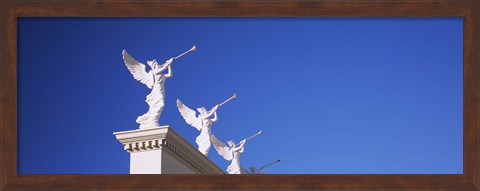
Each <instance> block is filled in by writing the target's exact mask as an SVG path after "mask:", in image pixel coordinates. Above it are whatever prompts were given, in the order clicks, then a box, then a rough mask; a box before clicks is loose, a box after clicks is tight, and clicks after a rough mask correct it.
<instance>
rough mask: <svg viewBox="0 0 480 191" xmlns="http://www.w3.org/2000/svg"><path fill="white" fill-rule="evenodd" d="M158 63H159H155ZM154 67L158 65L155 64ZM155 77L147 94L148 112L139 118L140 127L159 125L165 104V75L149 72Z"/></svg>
mask: <svg viewBox="0 0 480 191" xmlns="http://www.w3.org/2000/svg"><path fill="white" fill-rule="evenodd" d="M154 64H155V65H157V63H156V62H155V63H154ZM154 67H158V65H157V66H154ZM149 74H150V75H151V77H152V78H153V79H154V84H153V87H152V91H151V92H150V94H148V95H147V97H146V99H145V101H146V102H147V104H148V106H149V108H148V111H147V113H145V114H143V115H141V116H139V117H138V118H137V120H136V121H137V123H138V124H140V129H145V128H154V127H158V126H159V125H158V121H159V119H160V114H161V113H162V110H163V107H164V106H165V79H166V77H165V75H163V74H162V73H159V74H157V75H155V74H154V73H153V72H151V73H149Z"/></svg>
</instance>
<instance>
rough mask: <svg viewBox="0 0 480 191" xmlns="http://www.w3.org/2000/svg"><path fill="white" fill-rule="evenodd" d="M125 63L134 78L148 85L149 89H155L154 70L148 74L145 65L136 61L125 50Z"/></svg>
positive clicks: (123, 54) (123, 53)
mask: <svg viewBox="0 0 480 191" xmlns="http://www.w3.org/2000/svg"><path fill="white" fill-rule="evenodd" d="M122 56H123V61H124V62H125V65H126V66H127V68H128V70H129V71H130V73H131V74H132V75H133V78H135V79H136V80H138V81H140V82H141V83H142V84H145V85H147V87H148V88H150V89H152V87H153V83H154V82H153V81H154V80H153V74H152V70H150V71H149V72H148V73H147V72H146V71H145V68H146V67H145V65H144V64H142V63H140V62H138V61H137V60H135V59H134V58H133V57H132V56H130V54H128V52H127V51H125V50H123V52H122Z"/></svg>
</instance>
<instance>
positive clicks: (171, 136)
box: [113, 126, 225, 174]
mask: <svg viewBox="0 0 480 191" xmlns="http://www.w3.org/2000/svg"><path fill="white" fill-rule="evenodd" d="M113 134H114V135H115V136H116V138H117V139H118V140H119V141H120V143H122V144H123V149H124V150H125V151H127V152H129V153H130V174H225V172H224V171H223V170H222V169H220V168H219V167H218V166H216V165H215V164H214V163H213V162H212V161H210V160H209V159H208V158H207V157H205V156H204V155H203V154H201V153H200V152H199V151H198V150H197V149H196V148H194V147H193V146H192V145H191V144H189V143H188V142H187V141H185V139H183V138H182V137H181V136H180V135H178V134H177V133H176V132H175V131H173V129H172V128H170V127H169V126H162V127H158V128H150V129H137V130H131V131H122V132H115V133H113Z"/></svg>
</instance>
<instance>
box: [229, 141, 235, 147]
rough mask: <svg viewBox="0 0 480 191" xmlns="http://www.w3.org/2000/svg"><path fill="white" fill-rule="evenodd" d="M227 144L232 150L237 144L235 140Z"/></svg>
mask: <svg viewBox="0 0 480 191" xmlns="http://www.w3.org/2000/svg"><path fill="white" fill-rule="evenodd" d="M227 143H228V146H230V147H231V148H233V147H235V142H233V140H230V141H227Z"/></svg>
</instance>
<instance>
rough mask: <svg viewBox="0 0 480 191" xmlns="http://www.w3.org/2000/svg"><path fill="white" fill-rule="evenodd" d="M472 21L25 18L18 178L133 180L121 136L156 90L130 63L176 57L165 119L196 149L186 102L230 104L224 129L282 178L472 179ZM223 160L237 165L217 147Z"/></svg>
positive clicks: (244, 159) (250, 159)
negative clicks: (467, 160) (182, 109)
mask: <svg viewBox="0 0 480 191" xmlns="http://www.w3.org/2000/svg"><path fill="white" fill-rule="evenodd" d="M462 27H463V21H462V19H461V18H19V21H18V96H19V97H18V149H19V150H18V162H19V164H18V172H19V173H21V174H125V173H128V172H129V154H128V153H127V152H125V151H124V150H123V148H122V145H121V144H120V143H119V142H118V141H117V140H116V139H115V137H114V136H113V135H112V133H113V132H118V131H125V130H133V129H136V128H138V125H137V124H136V123H135V119H136V117H137V116H139V115H141V114H143V113H145V112H146V111H147V109H148V106H147V104H146V103H145V101H144V100H145V96H146V95H147V94H148V93H149V89H148V88H147V87H146V86H144V85H142V84H140V83H139V82H137V81H136V80H134V79H133V77H132V75H131V74H130V73H129V72H128V70H127V68H126V67H125V65H124V63H123V60H122V56H121V53H122V50H123V49H126V50H127V51H128V52H129V53H130V54H131V55H132V56H133V57H134V58H136V59H137V60H139V61H141V62H143V63H146V61H147V60H152V59H157V60H159V61H165V60H167V59H169V58H171V57H174V56H177V55H178V54H180V53H182V52H184V51H186V50H188V49H189V48H191V47H192V46H193V45H196V46H197V47H198V51H196V52H194V53H190V54H188V55H187V56H185V57H182V58H181V59H179V60H177V61H176V62H174V64H173V65H172V69H173V73H174V76H173V78H169V79H167V81H166V87H165V88H166V106H165V108H164V110H163V113H162V116H161V118H160V124H161V125H170V126H171V127H173V128H174V130H175V131H177V132H178V133H179V134H180V135H182V136H183V137H184V138H185V139H186V140H188V141H189V142H190V143H191V144H192V145H194V146H195V147H196V144H195V137H196V136H197V135H198V133H199V132H198V131H196V130H195V129H194V128H193V127H190V126H189V125H187V124H186V123H185V122H184V121H183V119H182V117H181V116H180V114H179V112H178V110H177V108H176V105H175V101H176V99H177V98H180V99H181V100H182V101H183V102H184V103H185V104H186V105H187V106H189V107H191V108H197V107H201V106H206V107H207V108H211V107H213V106H214V105H215V104H218V103H220V102H222V101H223V100H225V99H226V98H228V97H230V96H231V95H232V94H233V93H234V92H236V93H237V94H238V99H236V100H234V101H232V102H230V103H228V104H226V105H225V106H223V107H221V108H220V109H219V111H218V117H219V121H218V122H216V123H214V124H213V127H212V132H213V134H215V135H216V136H217V137H218V138H219V139H221V140H223V141H227V140H230V139H233V140H235V141H240V140H242V139H244V138H246V137H249V136H251V135H253V134H255V133H256V132H258V131H259V130H263V132H264V134H262V135H260V136H258V137H256V138H255V139H252V140H251V141H249V142H248V143H247V144H246V147H245V153H243V154H242V155H241V164H242V166H244V167H249V166H256V167H260V166H262V165H264V164H267V163H270V162H272V161H275V160H276V159H277V158H279V159H281V160H282V162H281V163H278V164H275V165H273V166H271V167H269V168H268V169H267V170H266V173H274V174H416V173H420V174H437V173H439V174H461V173H462V166H463V164H462V160H463V158H462V153H463V150H462V142H463V140H462V133H463V131H462V124H463V122H462V117H463V107H462V104H463V102H462V99H463V94H462V91H463V87H462V79H463V73H462V70H463V65H462V63H463V62H462V61H463V56H462V55H463V51H462V47H463V42H462V40H463V30H462ZM209 158H210V159H211V160H212V161H213V162H215V163H216V164H217V165H218V166H219V167H220V168H222V169H226V167H227V166H228V164H229V162H227V161H225V160H223V159H222V158H221V157H220V156H219V155H218V154H217V153H216V152H215V150H211V151H210V153H209Z"/></svg>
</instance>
